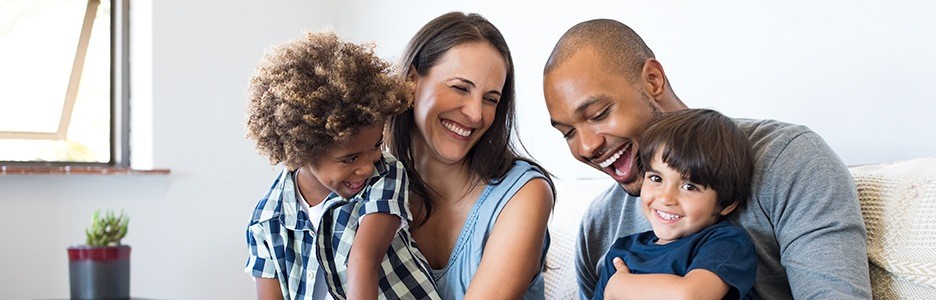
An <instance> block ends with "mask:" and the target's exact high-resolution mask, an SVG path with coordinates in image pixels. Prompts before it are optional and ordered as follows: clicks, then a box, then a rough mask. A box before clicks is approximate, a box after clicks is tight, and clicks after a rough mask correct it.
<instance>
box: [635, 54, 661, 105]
mask: <svg viewBox="0 0 936 300" xmlns="http://www.w3.org/2000/svg"><path fill="white" fill-rule="evenodd" d="M640 80H641V86H643V88H644V90H646V91H647V94H648V95H649V96H650V98H652V99H655V100H658V101H659V100H660V99H661V98H662V97H663V95H664V93H665V92H666V85H667V82H666V74H665V73H664V72H663V65H662V64H660V61H658V60H656V59H655V58H648V59H647V60H646V61H645V62H644V66H643V70H641V72H640Z"/></svg>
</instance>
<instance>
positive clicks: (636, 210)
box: [575, 184, 650, 299]
mask: <svg viewBox="0 0 936 300" xmlns="http://www.w3.org/2000/svg"><path fill="white" fill-rule="evenodd" d="M647 230H650V223H649V222H647V219H646V218H644V216H643V213H642V212H641V210H640V198H637V197H634V196H631V195H628V194H627V193H626V192H624V189H622V188H621V187H620V186H619V185H617V184H613V185H611V186H610V187H609V188H608V189H607V190H606V191H604V192H603V193H601V194H600V195H599V196H598V197H596V198H595V200H593V201H592V202H591V204H590V205H589V207H588V210H587V211H586V212H585V215H583V216H582V224H581V225H580V226H579V236H578V243H577V245H576V249H575V268H576V270H575V271H576V272H575V273H576V279H577V281H578V285H579V297H580V298H581V299H591V298H592V296H593V294H594V292H595V285H596V284H597V283H598V277H599V276H600V275H601V274H600V273H599V272H598V270H601V268H603V267H604V255H605V254H606V253H608V249H609V248H611V245H612V244H614V241H615V240H617V239H618V238H620V237H624V236H628V235H631V234H634V233H638V232H644V231H647Z"/></svg>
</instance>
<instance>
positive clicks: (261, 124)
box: [247, 32, 412, 170]
mask: <svg viewBox="0 0 936 300" xmlns="http://www.w3.org/2000/svg"><path fill="white" fill-rule="evenodd" d="M410 91H411V89H410V88H409V86H408V84H407V83H406V82H405V80H403V79H401V78H400V77H399V76H396V75H395V74H393V70H392V68H391V65H390V64H389V63H387V62H385V61H383V60H381V59H380V58H378V57H377V56H375V55H374V52H373V45H369V44H362V45H358V44H352V43H349V42H343V41H341V40H339V39H338V36H337V35H335V33H333V32H322V33H312V32H306V33H305V34H304V35H303V36H302V37H301V38H298V39H294V40H290V41H286V42H284V43H282V44H279V45H276V46H275V47H273V48H272V49H271V50H270V51H268V52H267V54H266V55H264V57H263V59H261V61H260V63H259V64H258V66H257V68H256V70H255V73H254V75H253V77H252V78H251V79H250V85H249V87H248V98H249V100H250V103H249V107H248V119H247V136H248V137H249V138H250V139H253V140H254V141H256V144H257V151H258V152H260V154H262V155H264V156H266V157H268V158H269V159H270V163H272V164H277V163H283V164H284V165H286V167H287V168H288V169H289V170H295V169H298V168H300V167H303V166H306V165H309V164H310V163H311V162H312V159H313V158H315V157H316V156H317V155H319V154H322V153H324V152H325V151H327V150H328V149H330V148H331V147H333V145H334V144H336V143H342V142H346V141H348V140H350V139H351V138H352V137H353V136H354V135H355V134H357V132H358V130H359V129H360V128H362V127H366V126H370V125H377V124H383V122H385V121H386V120H387V119H389V118H390V117H391V116H394V115H396V114H399V113H401V112H403V111H404V110H406V109H407V108H409V107H410V105H411V104H412V98H411V97H412V96H411V93H410Z"/></svg>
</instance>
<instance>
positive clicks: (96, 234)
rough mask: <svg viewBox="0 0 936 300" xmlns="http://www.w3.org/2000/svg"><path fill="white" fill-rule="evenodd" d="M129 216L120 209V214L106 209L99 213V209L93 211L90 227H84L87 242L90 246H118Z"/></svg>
mask: <svg viewBox="0 0 936 300" xmlns="http://www.w3.org/2000/svg"><path fill="white" fill-rule="evenodd" d="M129 221H130V217H127V216H125V215H124V213H123V211H122V210H121V211H120V215H119V216H118V215H116V214H114V212H113V211H111V210H108V211H107V212H105V213H104V215H103V216H102V215H101V210H96V211H94V218H93V219H92V220H91V227H88V228H87V229H85V235H87V236H88V240H87V244H88V246H91V247H102V246H118V245H120V240H121V239H123V237H124V236H125V235H127V223H128V222H129Z"/></svg>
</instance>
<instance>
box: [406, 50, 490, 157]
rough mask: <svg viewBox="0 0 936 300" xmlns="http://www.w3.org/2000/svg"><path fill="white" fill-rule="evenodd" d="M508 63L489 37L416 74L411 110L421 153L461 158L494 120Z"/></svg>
mask: <svg viewBox="0 0 936 300" xmlns="http://www.w3.org/2000/svg"><path fill="white" fill-rule="evenodd" d="M506 80H507V62H506V61H505V60H504V58H503V57H502V56H501V54H500V53H499V52H498V51H497V50H496V49H495V48H494V47H493V46H491V44H489V43H487V42H472V43H465V44H461V45H458V46H455V47H452V48H451V49H449V50H448V51H447V52H446V53H445V54H444V55H443V56H442V58H440V59H439V61H438V62H437V63H436V64H435V65H434V66H432V67H431V68H430V69H429V72H428V73H427V74H426V75H425V76H420V75H416V76H415V79H414V81H415V101H414V104H413V114H414V117H415V120H416V127H417V129H418V131H417V132H416V135H415V136H414V139H413V140H414V144H415V145H414V146H416V148H417V149H422V150H423V151H421V152H420V153H422V154H423V155H428V157H430V158H431V159H433V160H438V161H441V162H444V163H447V164H455V163H460V162H461V161H463V160H464V159H465V157H466V156H467V155H468V152H469V151H470V150H471V148H472V147H474V145H475V144H477V142H478V140H480V139H481V136H482V135H483V134H484V133H485V132H486V131H487V130H488V128H490V127H491V123H492V122H493V121H494V117H495V112H496V111H497V103H498V102H499V101H500V98H501V93H502V90H503V88H504V83H505V82H506Z"/></svg>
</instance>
